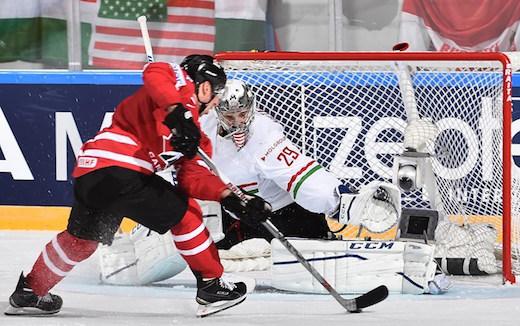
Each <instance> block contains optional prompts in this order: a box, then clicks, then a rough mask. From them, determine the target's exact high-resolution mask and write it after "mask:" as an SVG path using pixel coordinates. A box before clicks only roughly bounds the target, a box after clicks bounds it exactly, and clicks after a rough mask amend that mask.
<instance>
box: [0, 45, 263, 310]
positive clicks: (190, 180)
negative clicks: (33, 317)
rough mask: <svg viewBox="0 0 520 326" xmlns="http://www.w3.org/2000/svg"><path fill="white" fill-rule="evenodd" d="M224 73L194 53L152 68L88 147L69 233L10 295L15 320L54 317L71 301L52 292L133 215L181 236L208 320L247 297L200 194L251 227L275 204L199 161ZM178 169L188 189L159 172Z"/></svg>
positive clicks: (58, 239)
mask: <svg viewBox="0 0 520 326" xmlns="http://www.w3.org/2000/svg"><path fill="white" fill-rule="evenodd" d="M225 83H226V75H225V72H224V70H223V69H222V68H221V67H220V66H219V65H218V64H216V63H215V62H214V61H213V58H212V57H211V56H206V55H191V56H188V57H186V58H185V59H184V60H183V62H182V63H181V64H180V65H177V64H169V63H163V62H156V63H150V64H148V65H147V66H146V67H145V69H144V71H143V86H142V87H140V88H139V89H138V90H137V91H136V92H135V93H134V94H132V95H131V96H129V97H127V98H126V99H124V100H123V101H122V102H121V103H120V104H119V105H118V106H117V108H116V110H115V113H114V115H113V121H112V124H111V126H110V127H108V128H105V129H103V130H101V131H100V132H99V133H98V134H97V135H96V136H95V137H94V138H92V139H90V140H88V141H87V142H85V143H84V144H83V147H82V149H81V153H80V155H79V157H78V160H77V164H76V167H75V169H74V172H73V176H74V197H75V200H74V204H73V207H72V210H71V213H70V216H69V220H68V225H67V229H66V230H65V231H63V232H61V233H59V234H58V235H57V236H56V237H55V238H53V239H52V240H51V241H50V242H49V243H48V244H47V245H46V246H45V247H44V249H43V251H42V253H41V254H40V255H39V257H38V258H37V260H36V262H35V263H34V265H33V267H32V270H31V271H30V273H29V274H27V276H24V274H23V273H22V274H21V275H20V279H19V281H18V285H17V286H16V289H15V291H14V292H13V294H12V295H11V297H10V298H9V307H8V308H7V310H6V312H5V313H6V314H8V315H24V314H41V315H43V314H53V313H57V312H58V311H59V310H60V308H61V306H62V299H61V298H60V297H59V296H58V295H55V294H51V293H49V291H50V290H51V289H52V288H53V287H54V286H55V285H56V284H57V283H58V282H60V281H61V280H62V279H63V278H64V277H65V276H67V274H68V273H69V272H70V271H71V270H72V269H73V268H74V266H76V265H77V264H78V263H80V262H82V261H84V260H85V259H87V258H88V257H90V256H91V255H92V254H93V253H94V252H95V250H96V248H97V247H98V244H99V243H103V244H110V243H111V242H112V241H113V238H114V234H115V233H116V231H117V230H118V228H119V225H120V223H121V221H122V219H123V217H129V218H131V219H133V220H134V221H136V222H138V223H140V224H142V225H145V226H147V227H148V228H150V229H152V230H154V231H156V232H159V233H161V234H163V233H165V232H172V234H173V239H174V242H175V245H176V247H177V248H178V250H179V253H180V254H181V255H182V256H183V258H184V259H185V260H186V262H187V263H188V265H189V267H190V268H191V270H192V271H193V273H194V274H195V277H196V279H197V295H196V301H197V302H198V303H199V304H200V306H199V311H198V312H197V314H198V316H201V317H203V316H206V315H209V314H212V313H215V312H218V311H221V310H224V309H227V308H229V307H232V306H234V305H236V304H239V303H240V302H242V301H243V300H244V299H245V295H246V285H245V284H244V283H242V282H238V283H232V282H227V281H225V280H224V279H222V278H221V276H222V273H223V268H222V265H221V263H220V259H219V256H218V251H217V249H216V247H215V244H214V243H213V241H212V239H211V237H210V236H209V232H208V230H207V229H206V227H205V226H204V224H203V222H202V213H201V209H200V207H199V206H198V204H197V203H196V201H195V200H194V198H198V199H203V200H214V201H220V202H221V204H222V205H223V206H224V207H226V208H227V209H228V210H230V211H232V212H234V213H235V214H236V215H237V216H239V217H240V218H242V219H243V220H244V221H245V222H249V223H252V224H255V223H259V222H261V221H263V220H265V219H266V218H267V216H268V214H269V209H270V207H269V205H267V203H266V202H265V201H263V200H262V199H260V198H258V197H251V198H250V200H249V201H248V202H243V201H241V200H240V199H239V198H238V197H237V196H235V195H234V194H232V193H231V192H230V191H229V189H228V188H227V187H226V185H225V184H224V183H223V182H222V181H221V180H220V179H219V178H218V177H216V176H214V175H213V174H212V173H211V171H209V170H208V169H207V168H206V167H205V165H204V164H201V163H202V162H201V160H200V157H198V156H197V149H198V147H199V146H200V147H201V148H202V149H203V150H204V151H205V152H206V153H208V154H209V155H211V143H210V140H209V139H208V137H207V136H206V135H205V134H204V133H202V132H201V131H200V125H199V122H198V117H199V113H200V112H201V111H202V110H204V109H205V108H206V107H208V108H209V107H211V106H214V105H215V104H216V103H218V94H219V91H220V90H222V89H223V88H224V85H225ZM171 166H174V168H175V170H176V172H177V180H178V186H173V185H172V184H171V183H169V182H167V181H165V180H164V179H162V178H161V177H160V176H158V175H156V174H155V172H157V171H161V170H164V169H166V168H169V167H171Z"/></svg>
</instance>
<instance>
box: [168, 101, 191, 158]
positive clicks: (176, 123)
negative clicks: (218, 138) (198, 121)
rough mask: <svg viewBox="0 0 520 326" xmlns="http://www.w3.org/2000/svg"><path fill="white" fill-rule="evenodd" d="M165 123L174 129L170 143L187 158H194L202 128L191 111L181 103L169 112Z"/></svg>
mask: <svg viewBox="0 0 520 326" xmlns="http://www.w3.org/2000/svg"><path fill="white" fill-rule="evenodd" d="M163 123H164V124H165V125H166V126H168V128H170V129H171V131H172V137H171V139H170V143H171V144H172V146H173V149H174V150H176V151H178V152H181V153H182V154H184V156H186V157H187V158H193V157H194V156H195V154H197V148H198V147H199V142H200V130H199V128H198V127H197V126H196V125H195V123H194V122H193V117H192V115H191V112H190V111H188V110H186V108H185V107H184V106H183V105H182V104H179V105H177V107H176V108H175V109H174V110H173V111H172V112H170V113H168V115H167V116H166V119H164V121H163Z"/></svg>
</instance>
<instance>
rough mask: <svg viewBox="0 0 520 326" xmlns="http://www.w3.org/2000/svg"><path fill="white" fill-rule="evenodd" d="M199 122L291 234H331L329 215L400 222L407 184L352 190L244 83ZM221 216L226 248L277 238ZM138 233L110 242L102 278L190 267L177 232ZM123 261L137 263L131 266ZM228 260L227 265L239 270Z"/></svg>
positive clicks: (230, 87) (234, 175) (227, 163)
mask: <svg viewBox="0 0 520 326" xmlns="http://www.w3.org/2000/svg"><path fill="white" fill-rule="evenodd" d="M199 121H200V123H201V129H202V130H203V131H204V132H205V133H206V134H207V135H208V137H209V138H210V140H211V142H212V145H213V160H214V162H215V164H216V165H217V166H218V168H219V170H220V171H221V172H222V173H223V174H225V175H226V176H227V177H228V178H229V179H230V180H231V182H232V183H233V184H235V185H237V186H239V187H240V188H241V189H242V190H243V191H244V192H246V193H248V194H250V195H254V196H259V197H261V198H263V199H264V200H265V201H267V202H269V203H270V204H271V205H272V210H273V211H272V214H271V215H270V219H271V221H272V223H273V224H275V225H276V227H277V228H278V229H279V230H280V231H281V232H282V233H283V234H284V235H285V236H288V237H299V238H306V239H322V238H331V236H330V235H331V233H330V230H329V227H328V225H327V222H326V219H325V217H326V216H329V217H331V218H334V219H336V220H338V221H339V222H340V223H341V224H351V225H363V227H365V228H367V229H368V230H369V231H372V232H384V231H386V230H388V229H390V228H391V227H392V226H394V225H395V224H396V223H397V220H398V218H399V216H400V191H399V190H398V188H397V187H396V186H394V185H392V184H388V183H382V182H378V183H371V184H369V185H367V186H365V187H363V188H362V189H360V190H359V191H358V192H355V193H349V192H348V189H347V187H346V186H345V185H343V184H342V183H341V182H340V181H339V180H338V179H337V178H336V177H335V176H334V175H333V174H332V173H330V172H328V171H326V170H325V169H324V168H323V167H322V166H321V165H320V164H319V163H318V162H316V161H315V160H314V159H312V158H309V157H307V156H305V155H304V154H302V153H301V151H300V150H299V149H298V147H296V146H295V145H294V144H293V143H292V142H291V141H290V140H289V139H288V138H287V137H286V136H285V135H284V132H283V128H282V126H281V125H280V124H278V123H277V122H275V121H274V120H273V119H272V118H271V117H270V116H268V115H267V114H263V113H261V112H257V111H256V105H255V100H254V95H253V93H252V92H251V90H250V89H249V87H248V86H247V85H246V84H245V83H243V82H241V81H238V80H229V81H228V82H227V83H226V87H225V90H224V93H223V95H222V96H221V100H220V104H219V105H218V107H217V108H216V109H215V110H211V111H210V112H209V113H208V114H206V115H204V116H202V117H201V118H200V120H199ZM218 210H219V209H218ZM219 211H220V210H219ZM209 215H211V214H209ZM209 215H208V216H209ZM214 215H220V214H214ZM222 220H223V221H222V224H223V226H224V227H223V229H224V232H225V237H224V239H223V240H221V241H219V242H217V247H218V248H219V249H230V248H231V247H233V246H234V245H235V244H237V243H240V244H243V243H241V242H242V241H243V240H248V239H253V238H263V239H266V240H269V241H270V240H271V239H272V236H271V235H270V234H269V233H268V232H267V231H266V230H264V229H263V227H257V228H254V227H251V226H249V225H246V224H244V223H240V221H238V220H235V219H234V218H233V217H232V216H231V215H230V214H222ZM135 234H136V235H137V236H132V237H130V238H131V239H130V240H128V241H126V242H121V244H118V245H112V246H111V247H108V248H104V249H105V251H103V254H102V255H101V266H102V268H101V269H102V279H103V281H105V282H107V283H112V284H127V285H128V284H147V283H151V282H157V281H161V280H164V279H166V278H169V277H171V276H174V275H176V274H178V273H180V272H181V271H182V270H183V269H184V268H185V264H183V263H182V259H181V258H180V257H179V255H178V254H176V253H175V249H174V248H173V243H172V241H171V239H160V237H158V236H156V235H154V234H151V235H153V236H144V237H143V236H142V235H143V234H147V235H150V232H148V233H147V231H146V230H142V229H141V230H137V231H136V232H135ZM212 236H213V237H215V236H218V237H220V236H221V233H220V231H218V230H215V234H212ZM156 238H157V239H156ZM256 240H260V239H256ZM252 241H253V243H254V247H255V250H256V251H258V250H260V249H262V246H263V244H259V242H258V241H255V240H252ZM260 242H261V241H260ZM263 243H265V241H264V242H263ZM129 246H130V247H134V248H133V250H130V253H131V255H130V256H129V257H128V258H127V259H126V260H124V261H125V262H126V263H123V264H122V263H121V261H122V258H121V257H122V255H124V254H127V253H128V252H129V249H128V247H129ZM238 246H239V247H240V245H238ZM246 247H247V246H246ZM234 248H235V249H237V247H234ZM242 249H243V248H241V249H238V250H239V251H240V250H242ZM248 250H249V249H248ZM230 251H232V250H230ZM269 251H270V249H269ZM222 253H224V252H222ZM230 255H231V253H230ZM224 258H225V257H223V259H224ZM134 261H135V262H137V264H134V263H133V262H134ZM121 264H122V265H124V266H126V265H128V266H130V265H132V266H133V265H137V266H136V268H134V269H135V270H131V269H130V268H126V269H125V268H122V267H121ZM228 267H229V266H228ZM228 267H225V268H226V271H233V269H232V268H230V269H228ZM240 268H242V267H240ZM121 270H123V271H124V272H120V271H121ZM238 270H240V269H238ZM238 270H234V271H238ZM125 273H126V274H128V275H126V274H125Z"/></svg>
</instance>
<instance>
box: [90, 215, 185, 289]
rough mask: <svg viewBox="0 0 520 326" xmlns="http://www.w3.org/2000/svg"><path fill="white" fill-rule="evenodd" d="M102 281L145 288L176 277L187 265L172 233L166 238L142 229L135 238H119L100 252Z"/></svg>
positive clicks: (129, 236)
mask: <svg viewBox="0 0 520 326" xmlns="http://www.w3.org/2000/svg"><path fill="white" fill-rule="evenodd" d="M99 258H100V267H101V280H102V281H103V282H104V283H107V284H115V285H145V284H150V283H153V282H160V281H163V280H165V279H168V278H170V277H173V276H175V275H177V274H179V273H180V272H182V271H183V270H184V269H185V268H186V266H187V265H186V262H185V261H184V259H183V258H182V257H181V256H180V255H179V253H178V252H177V249H176V248H175V246H174V244H173V239H172V236H171V233H170V232H167V233H165V234H163V235H161V234H159V233H156V232H153V231H151V230H150V229H148V228H146V227H143V226H141V225H138V226H137V227H136V228H134V230H133V231H132V234H131V235H127V234H122V235H119V236H118V237H116V239H115V241H114V243H113V244H112V245H111V246H102V247H101V249H100V255H99Z"/></svg>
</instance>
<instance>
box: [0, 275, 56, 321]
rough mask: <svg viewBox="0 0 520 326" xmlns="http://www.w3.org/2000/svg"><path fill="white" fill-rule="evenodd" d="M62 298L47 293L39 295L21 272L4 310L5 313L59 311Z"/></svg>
mask: <svg viewBox="0 0 520 326" xmlns="http://www.w3.org/2000/svg"><path fill="white" fill-rule="evenodd" d="M62 304H63V300H62V299H61V298H60V297H59V296H57V295H55V294H50V293H47V294H46V295H44V296H42V297H39V296H37V295H36V294H34V292H33V291H32V289H31V288H30V287H29V286H28V285H27V283H26V281H25V277H24V276H23V273H22V274H20V279H19V280H18V284H17V285H16V290H14V292H13V294H11V296H10V297H9V306H8V307H7V309H6V311H5V312H4V313H5V314H6V315H50V314H55V313H57V312H58V311H60V308H61V305H62Z"/></svg>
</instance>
